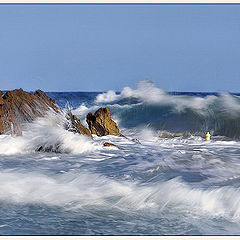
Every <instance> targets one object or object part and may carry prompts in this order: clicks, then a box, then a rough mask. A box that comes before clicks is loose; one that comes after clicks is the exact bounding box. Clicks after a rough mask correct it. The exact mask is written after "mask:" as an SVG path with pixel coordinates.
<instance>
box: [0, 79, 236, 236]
mask: <svg viewBox="0 0 240 240" xmlns="http://www.w3.org/2000/svg"><path fill="white" fill-rule="evenodd" d="M47 95H48V96H49V97H51V98H53V99H55V101H56V104H57V105H58V106H59V107H60V108H61V109H62V111H63V113H62V114H59V115H56V114H54V113H53V112H51V111H49V112H48V113H47V114H46V116H45V117H44V118H39V119H36V120H35V121H34V122H32V123H26V124H25V125H24V126H23V129H24V131H23V136H20V137H19V136H18V137H17V136H14V135H0V235H3V236H6V235H24V236H27V235H41V236H42V235H48V236H49V235H54V236H56V235H65V236H66V235H76V236H83V235H84V236H85V235H87V236H93V235H111V236H116V235H117V236H120V235H125V236H130V235H135V236H136V235H137V236H141V235H150V236H153V235H158V236H162V235H177V236H185V235H192V236H193V235H215V236H218V235H240V94H237V93H227V92H221V93H220V92H216V93H203V92H198V93H196V92H166V91H164V90H162V89H161V88H159V87H157V86H155V85H154V83H153V82H151V81H140V82H139V83H138V85H137V86H136V88H130V87H124V88H123V89H122V90H121V91H120V92H115V91H113V90H109V91H106V92H48V93H47ZM100 107H109V108H110V111H111V117H112V119H113V120H114V121H115V122H116V123H117V124H118V126H119V129H120V132H121V133H122V134H123V135H124V136H126V138H124V137H119V136H110V135H108V136H103V137H98V136H96V135H93V139H90V138H88V137H86V136H83V135H79V134H75V133H73V132H69V131H67V130H65V129H64V127H63V126H64V122H65V121H67V120H66V119H65V118H64V113H66V112H67V111H68V110H69V109H71V111H72V112H73V114H75V115H76V116H78V117H79V118H80V119H81V122H82V124H83V125H85V126H87V123H86V115H87V113H89V112H95V111H96V110H97V109H98V108H100ZM207 132H209V133H210V134H211V140H210V141H206V139H205V135H206V133H207ZM104 142H110V143H112V144H115V145H117V146H118V147H120V149H118V148H116V147H104V146H103V143H104ZM40 146H42V151H40V152H39V151H36V150H37V149H39V147H40Z"/></svg>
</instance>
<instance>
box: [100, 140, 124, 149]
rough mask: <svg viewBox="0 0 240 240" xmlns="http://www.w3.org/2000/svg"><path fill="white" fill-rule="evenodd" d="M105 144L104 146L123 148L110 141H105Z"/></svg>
mask: <svg viewBox="0 0 240 240" xmlns="http://www.w3.org/2000/svg"><path fill="white" fill-rule="evenodd" d="M103 146H104V147H116V148H118V149H122V148H120V147H118V146H117V145H115V144H112V143H109V142H105V143H104V144H103Z"/></svg>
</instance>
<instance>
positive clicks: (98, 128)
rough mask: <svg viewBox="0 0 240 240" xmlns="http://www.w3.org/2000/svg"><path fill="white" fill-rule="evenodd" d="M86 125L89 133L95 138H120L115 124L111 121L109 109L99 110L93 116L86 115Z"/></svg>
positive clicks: (91, 114) (90, 114)
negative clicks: (94, 135) (109, 136)
mask: <svg viewBox="0 0 240 240" xmlns="http://www.w3.org/2000/svg"><path fill="white" fill-rule="evenodd" d="M87 123H88V126H89V129H90V131H91V133H92V134H96V135H97V136H106V135H117V136H120V133H119V129H118V126H117V124H116V123H115V122H114V121H113V120H112V119H111V116H110V109H109V108H99V109H98V110H97V111H96V112H95V113H94V114H93V113H91V112H90V113H88V115H87Z"/></svg>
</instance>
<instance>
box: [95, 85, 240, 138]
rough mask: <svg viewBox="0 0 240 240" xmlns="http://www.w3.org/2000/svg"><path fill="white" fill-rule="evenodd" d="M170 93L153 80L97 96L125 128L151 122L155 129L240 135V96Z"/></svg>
mask: <svg viewBox="0 0 240 240" xmlns="http://www.w3.org/2000/svg"><path fill="white" fill-rule="evenodd" d="M198 95H199V96H196V94H195V96H192V95H191V93H185V94H176V93H175V94H174V93H172V94H169V93H167V92H165V91H163V90H162V89H159V88H157V87H156V86H155V85H154V84H153V83H152V82H151V81H141V82H140V83H139V84H138V87H137V89H135V90H134V89H132V88H130V87H125V88H123V90H122V91H121V92H120V93H116V92H114V91H108V92H106V93H102V94H99V95H97V97H96V99H95V103H96V104H100V103H101V104H105V105H107V106H109V107H110V108H111V110H112V113H113V115H114V116H115V117H116V118H117V119H119V123H120V124H121V126H122V127H127V128H129V127H135V126H143V125H147V126H149V127H151V128H153V129H155V130H160V131H164V130H165V131H173V132H186V133H191V134H196V135H205V133H206V131H210V133H211V134H212V135H218V136H226V137H230V138H239V137H240V125H239V122H240V97H239V96H237V95H233V94H230V93H220V94H204V93H199V94H198Z"/></svg>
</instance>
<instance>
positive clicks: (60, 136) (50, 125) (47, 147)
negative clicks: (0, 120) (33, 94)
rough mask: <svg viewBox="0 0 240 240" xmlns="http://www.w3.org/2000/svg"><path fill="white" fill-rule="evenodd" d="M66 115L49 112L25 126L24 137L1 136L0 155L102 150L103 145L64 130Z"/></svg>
mask: <svg viewBox="0 0 240 240" xmlns="http://www.w3.org/2000/svg"><path fill="white" fill-rule="evenodd" d="M66 121H67V120H66V118H65V117H64V114H56V113H53V112H52V111H50V112H48V113H47V114H46V116H45V117H44V118H38V119H36V120H35V121H34V122H32V123H27V124H25V125H24V126H23V129H24V131H23V136H18V137H14V136H11V135H1V136H0V154H3V155H14V154H26V153H33V152H35V151H44V152H59V153H72V154H81V153H84V152H90V151H94V150H99V149H101V148H102V147H101V145H100V144H99V143H97V142H93V141H92V140H91V139H89V138H88V137H87V136H84V135H80V134H74V133H73V132H69V131H67V130H65V129H64V124H65V123H66Z"/></svg>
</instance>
